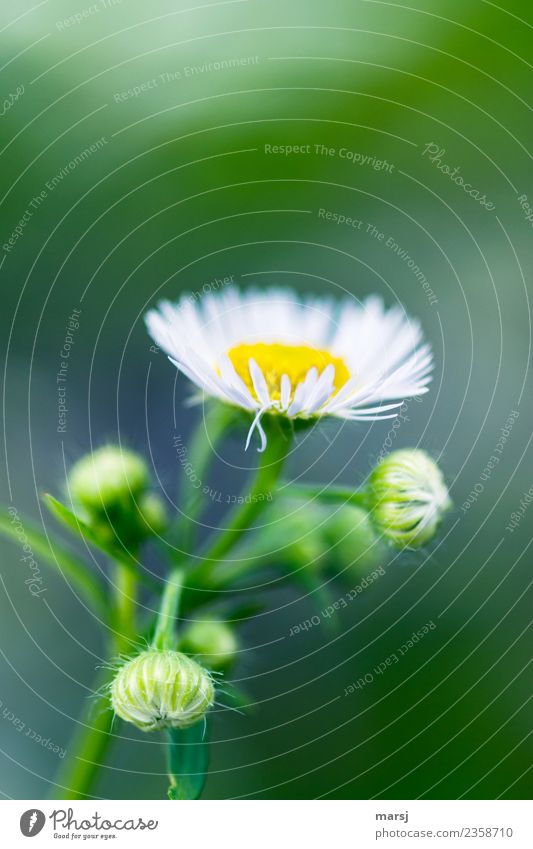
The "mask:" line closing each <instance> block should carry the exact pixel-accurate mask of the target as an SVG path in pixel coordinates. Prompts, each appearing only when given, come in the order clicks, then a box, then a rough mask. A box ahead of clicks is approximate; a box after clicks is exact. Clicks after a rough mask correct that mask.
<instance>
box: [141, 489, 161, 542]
mask: <svg viewBox="0 0 533 849" xmlns="http://www.w3.org/2000/svg"><path fill="white" fill-rule="evenodd" d="M138 510H139V525H140V528H141V530H142V532H143V535H144V536H152V535H153V534H160V533H162V532H163V531H164V529H165V527H166V524H167V516H166V513H165V505H164V503H163V501H162V499H161V498H159V496H158V495H155V494H154V493H153V492H148V493H146V495H142V496H141V498H140V499H139V504H138Z"/></svg>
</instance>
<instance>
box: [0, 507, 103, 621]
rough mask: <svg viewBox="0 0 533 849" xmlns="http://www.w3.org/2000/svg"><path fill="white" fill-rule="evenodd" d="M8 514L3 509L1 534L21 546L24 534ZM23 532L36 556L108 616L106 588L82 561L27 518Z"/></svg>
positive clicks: (0, 526) (0, 518) (101, 612)
mask: <svg viewBox="0 0 533 849" xmlns="http://www.w3.org/2000/svg"><path fill="white" fill-rule="evenodd" d="M6 512H7V508H3V510H2V512H1V514H0V533H1V534H2V535H3V536H4V537H7V538H8V539H12V540H15V541H17V542H20V533H17V531H16V528H15V525H16V524H17V523H16V522H12V521H11V519H9V518H8V517H7V516H6V515H5V513H6ZM22 529H23V533H24V535H25V537H26V538H27V540H28V544H29V545H30V546H31V547H32V549H33V551H34V553H35V554H37V555H39V557H41V558H42V559H43V560H44V561H45V562H46V563H47V564H48V565H49V566H51V567H52V568H54V569H57V570H59V571H60V572H61V573H62V574H63V576H64V577H66V578H68V579H70V580H71V581H72V583H73V584H75V585H76V586H77V587H78V588H79V590H80V592H82V593H83V594H84V596H85V598H86V599H87V601H89V602H90V604H91V605H92V606H93V607H94V608H95V609H97V610H98V612H99V613H100V614H104V615H105V614H106V610H107V608H108V603H107V597H106V593H105V587H104V584H103V583H102V581H100V580H99V579H98V578H97V577H96V575H94V574H93V573H92V572H91V571H90V569H89V567H88V566H87V564H85V563H84V562H83V561H82V560H78V559H77V558H76V557H75V556H74V555H73V554H72V553H71V552H70V551H68V550H67V549H65V548H63V547H62V546H61V545H59V544H58V543H57V542H55V540H54V541H52V540H50V539H48V538H47V537H46V535H45V534H43V533H42V532H41V531H39V530H37V528H36V527H35V526H34V525H32V523H31V522H29V521H28V519H26V518H25V517H24V520H23V521H22Z"/></svg>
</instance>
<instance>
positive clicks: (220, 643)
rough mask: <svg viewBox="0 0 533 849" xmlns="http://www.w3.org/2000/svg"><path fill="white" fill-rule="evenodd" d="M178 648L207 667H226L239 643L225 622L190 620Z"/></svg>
mask: <svg viewBox="0 0 533 849" xmlns="http://www.w3.org/2000/svg"><path fill="white" fill-rule="evenodd" d="M180 649H182V650H183V651H186V652H187V654H192V655H194V656H195V657H197V658H198V660H199V661H200V662H201V663H204V664H205V665H206V666H207V667H208V668H209V669H215V670H217V671H220V670H223V669H227V668H228V666H230V665H231V663H232V661H233V660H234V659H235V655H236V653H237V651H238V649H239V644H238V641H237V638H236V636H235V633H234V631H233V630H232V629H231V628H230V627H229V625H227V624H226V623H225V622H217V621H216V620H214V619H209V620H204V621H203V622H192V623H191V624H190V625H189V627H188V628H187V630H186V631H185V632H184V634H183V638H182V640H181V641H180Z"/></svg>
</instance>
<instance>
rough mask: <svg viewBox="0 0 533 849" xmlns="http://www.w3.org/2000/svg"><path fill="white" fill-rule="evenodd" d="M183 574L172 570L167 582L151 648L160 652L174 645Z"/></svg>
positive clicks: (178, 570) (181, 571) (180, 570)
mask: <svg viewBox="0 0 533 849" xmlns="http://www.w3.org/2000/svg"><path fill="white" fill-rule="evenodd" d="M183 578H184V572H183V570H182V569H174V571H173V572H172V573H171V574H170V576H169V579H168V581H167V584H166V587H165V591H164V593H163V597H162V599H161V607H160V608H159V614H158V617H157V624H156V627H155V633H154V638H153V641H152V646H153V647H154V648H156V649H160V650H162V651H164V650H166V649H173V648H175V645H176V620H177V617H178V611H179V603H180V598H181V593H182V589H183Z"/></svg>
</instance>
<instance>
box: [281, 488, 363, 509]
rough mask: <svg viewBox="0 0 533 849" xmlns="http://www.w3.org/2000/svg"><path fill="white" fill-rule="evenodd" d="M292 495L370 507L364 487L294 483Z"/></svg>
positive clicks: (322, 501) (324, 501)
mask: <svg viewBox="0 0 533 849" xmlns="http://www.w3.org/2000/svg"><path fill="white" fill-rule="evenodd" d="M290 494H291V496H295V497H296V498H305V499H308V500H310V499H313V500H315V499H316V500H317V501H319V502H321V503H322V504H356V505H358V506H359V507H368V498H367V494H366V491H365V490H364V489H355V490H354V489H348V488H347V487H345V486H328V485H327V484H306V483H300V484H292V485H291V489H290Z"/></svg>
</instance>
